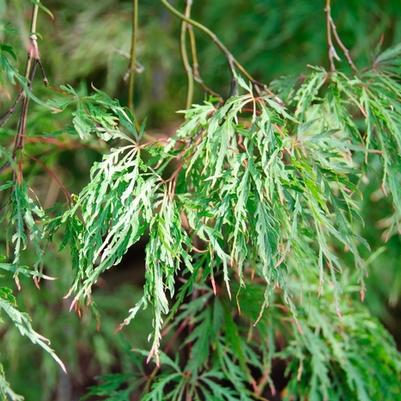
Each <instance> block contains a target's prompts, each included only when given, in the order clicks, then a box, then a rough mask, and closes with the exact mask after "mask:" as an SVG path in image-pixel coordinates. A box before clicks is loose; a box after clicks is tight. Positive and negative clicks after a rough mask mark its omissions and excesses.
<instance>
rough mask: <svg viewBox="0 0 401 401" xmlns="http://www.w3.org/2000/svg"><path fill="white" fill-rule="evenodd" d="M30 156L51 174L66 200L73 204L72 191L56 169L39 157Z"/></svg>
mask: <svg viewBox="0 0 401 401" xmlns="http://www.w3.org/2000/svg"><path fill="white" fill-rule="evenodd" d="M28 157H29V158H30V159H31V160H33V161H34V162H36V163H38V164H40V166H41V167H42V168H43V170H44V171H46V173H47V174H49V176H50V177H51V178H52V179H53V180H54V181H55V182H56V183H57V185H58V186H59V188H60V189H61V191H62V192H63V194H64V197H65V199H66V201H67V202H68V203H69V204H71V202H72V198H71V193H70V192H69V191H68V189H67V188H66V186H65V185H64V184H63V182H62V181H61V179H60V178H59V177H58V175H57V173H56V172H55V171H53V170H52V169H51V168H50V167H48V166H47V165H46V164H45V163H44V162H43V161H42V160H40V159H37V158H36V157H34V156H28Z"/></svg>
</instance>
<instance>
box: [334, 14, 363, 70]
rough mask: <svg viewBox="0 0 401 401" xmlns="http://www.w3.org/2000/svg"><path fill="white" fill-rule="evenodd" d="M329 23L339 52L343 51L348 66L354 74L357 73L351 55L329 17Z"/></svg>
mask: <svg viewBox="0 0 401 401" xmlns="http://www.w3.org/2000/svg"><path fill="white" fill-rule="evenodd" d="M330 23H331V27H332V29H333V35H334V38H335V40H336V42H337V44H338V45H339V46H340V48H341V50H342V51H343V53H344V56H345V58H346V59H347V61H348V64H349V65H350V67H351V68H352V70H353V71H354V72H355V73H356V72H358V69H357V68H356V65H355V64H354V61H353V60H352V57H351V53H350V51H349V50H348V48H347V47H346V46H345V45H344V43H343V41H342V40H341V38H340V36H339V35H338V32H337V27H336V24H335V23H334V21H333V19H332V18H331V16H330Z"/></svg>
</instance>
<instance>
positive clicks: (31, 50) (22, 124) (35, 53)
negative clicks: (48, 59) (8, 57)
mask: <svg viewBox="0 0 401 401" xmlns="http://www.w3.org/2000/svg"><path fill="white" fill-rule="evenodd" d="M38 13H39V3H38V2H36V3H34V5H33V8H32V16H31V27H30V35H29V47H28V56H27V62H26V67H25V79H26V80H27V84H28V90H30V89H31V87H32V81H33V78H34V76H35V71H36V67H37V65H38V64H39V66H40V68H41V70H42V73H43V76H44V81H45V82H47V79H46V78H45V77H46V76H45V75H44V70H43V66H42V64H41V62H40V55H39V48H38V42H37V40H38V37H37V33H36V25H37V21H38ZM29 99H30V97H29V94H28V93H27V91H23V93H22V107H21V114H20V118H19V122H18V131H17V135H16V136H15V141H14V149H13V158H14V159H15V158H16V157H17V154H18V152H19V151H21V150H22V149H23V147H24V138H25V132H26V123H27V117H28V109H29ZM17 179H18V181H19V182H20V181H21V180H22V161H21V160H19V161H18V173H17Z"/></svg>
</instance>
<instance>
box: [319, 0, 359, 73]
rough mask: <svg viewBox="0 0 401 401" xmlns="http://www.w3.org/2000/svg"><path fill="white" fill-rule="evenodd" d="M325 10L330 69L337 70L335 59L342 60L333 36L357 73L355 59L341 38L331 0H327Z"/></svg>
mask: <svg viewBox="0 0 401 401" xmlns="http://www.w3.org/2000/svg"><path fill="white" fill-rule="evenodd" d="M325 12H326V35H327V46H328V51H329V62H330V71H331V72H334V71H335V70H336V66H335V61H334V59H336V60H337V61H340V57H339V56H338V54H337V52H336V48H335V46H334V43H333V37H334V39H335V41H336V43H337V45H338V46H339V47H340V49H341V50H342V52H343V53H344V56H345V58H346V59H347V62H348V64H349V65H350V67H351V69H352V71H353V72H354V73H357V72H358V68H357V67H356V65H355V63H354V61H353V60H352V57H351V53H350V51H349V49H348V48H347V47H346V46H345V45H344V42H343V41H342V40H341V38H340V35H339V34H338V32H337V26H336V24H335V23H334V20H333V17H332V16H331V0H326V7H325Z"/></svg>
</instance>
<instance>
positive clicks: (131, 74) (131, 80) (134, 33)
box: [128, 0, 138, 112]
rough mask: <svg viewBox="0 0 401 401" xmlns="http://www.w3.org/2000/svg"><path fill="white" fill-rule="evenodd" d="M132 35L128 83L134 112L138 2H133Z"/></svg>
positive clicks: (129, 98) (134, 0)
mask: <svg viewBox="0 0 401 401" xmlns="http://www.w3.org/2000/svg"><path fill="white" fill-rule="evenodd" d="M132 6H133V9H132V35H131V51H130V62H129V82H128V107H129V108H130V110H131V111H132V112H133V111H134V89H135V73H136V47H137V46H136V44H137V37H138V36H137V35H138V0H133V2H132Z"/></svg>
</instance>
